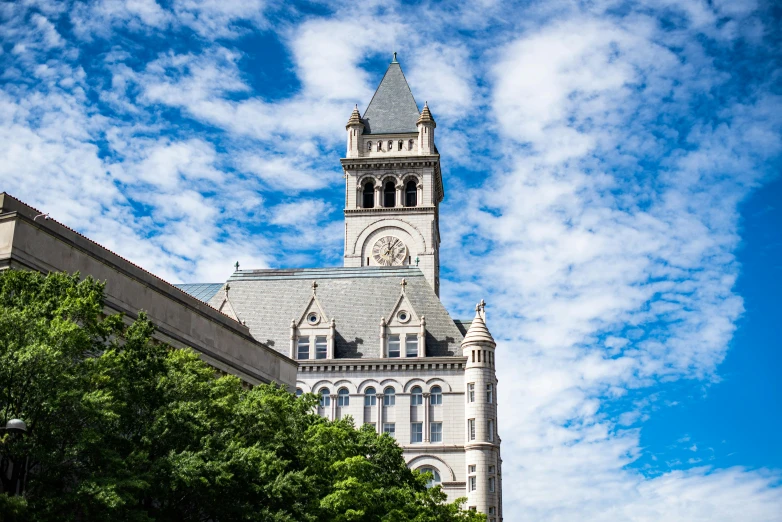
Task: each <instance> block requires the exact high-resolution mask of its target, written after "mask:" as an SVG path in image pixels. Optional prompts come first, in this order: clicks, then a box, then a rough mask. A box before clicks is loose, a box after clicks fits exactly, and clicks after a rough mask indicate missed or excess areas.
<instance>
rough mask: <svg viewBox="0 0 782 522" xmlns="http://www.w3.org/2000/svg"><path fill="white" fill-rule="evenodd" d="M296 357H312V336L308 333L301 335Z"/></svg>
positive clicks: (300, 358)
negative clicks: (307, 334)
mask: <svg viewBox="0 0 782 522" xmlns="http://www.w3.org/2000/svg"><path fill="white" fill-rule="evenodd" d="M296 358H297V359H299V360H304V359H309V358H310V338H309V337H308V336H306V335H305V336H303V337H299V345H298V353H297V355H296Z"/></svg>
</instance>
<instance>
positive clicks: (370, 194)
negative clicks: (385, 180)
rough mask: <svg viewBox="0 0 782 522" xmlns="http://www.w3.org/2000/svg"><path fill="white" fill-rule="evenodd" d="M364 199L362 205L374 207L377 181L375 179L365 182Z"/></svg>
mask: <svg viewBox="0 0 782 522" xmlns="http://www.w3.org/2000/svg"><path fill="white" fill-rule="evenodd" d="M363 194H364V201H363V202H362V205H361V206H362V207H364V208H373V207H374V206H375V183H374V182H373V181H371V180H370V181H367V182H366V183H365V184H364V191H363Z"/></svg>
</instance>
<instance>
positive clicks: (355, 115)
mask: <svg viewBox="0 0 782 522" xmlns="http://www.w3.org/2000/svg"><path fill="white" fill-rule="evenodd" d="M358 126H361V127H363V126H364V124H363V123H362V122H361V114H360V113H359V112H358V104H356V107H355V108H354V109H353V112H352V113H351V114H350V119H349V120H348V123H347V125H345V128H346V129H349V128H350V127H358Z"/></svg>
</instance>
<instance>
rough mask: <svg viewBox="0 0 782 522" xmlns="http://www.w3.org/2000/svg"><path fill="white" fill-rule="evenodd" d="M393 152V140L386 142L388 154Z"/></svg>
mask: <svg viewBox="0 0 782 522" xmlns="http://www.w3.org/2000/svg"><path fill="white" fill-rule="evenodd" d="M392 150H394V142H393V140H388V152H391V151H392Z"/></svg>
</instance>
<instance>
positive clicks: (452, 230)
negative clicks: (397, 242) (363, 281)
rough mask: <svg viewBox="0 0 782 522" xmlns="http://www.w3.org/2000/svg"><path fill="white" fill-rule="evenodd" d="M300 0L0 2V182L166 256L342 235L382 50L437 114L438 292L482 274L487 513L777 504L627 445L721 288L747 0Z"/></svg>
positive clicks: (752, 8) (736, 303) (292, 253)
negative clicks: (442, 0)
mask: <svg viewBox="0 0 782 522" xmlns="http://www.w3.org/2000/svg"><path fill="white" fill-rule="evenodd" d="M313 9H314V8H312V7H311V6H308V7H306V8H302V9H299V8H298V7H297V6H296V5H289V4H281V3H276V2H235V1H220V2H191V1H179V0H177V1H174V2H166V3H162V2H161V3H157V2H155V1H153V0H148V1H133V2H130V1H120V0H103V1H98V2H78V3H74V4H72V5H71V4H68V3H60V2H47V1H43V0H41V1H37V2H33V1H29V2H17V3H7V4H3V6H2V7H0V15H1V16H2V24H0V37H2V39H3V41H4V42H5V43H4V45H3V47H2V53H0V63H2V65H3V73H2V76H0V81H1V82H2V89H0V157H1V158H2V159H3V161H2V162H0V181H2V186H1V187H0V190H8V191H9V192H11V193H13V194H14V195H16V196H18V197H21V198H22V199H24V200H25V201H27V202H29V203H31V204H33V205H35V206H38V207H40V208H42V209H45V211H47V212H50V213H51V214H52V216H54V217H55V218H56V219H59V220H61V221H63V222H65V223H67V224H68V225H70V226H72V227H74V228H77V229H79V230H80V231H82V232H83V233H85V234H86V235H88V236H90V237H91V238H93V239H95V240H96V241H98V242H100V243H102V244H104V245H106V246H108V247H109V248H112V249H114V250H116V251H118V252H120V253H121V254H123V255H125V256H127V257H129V258H131V259H132V260H134V261H135V262H137V263H139V264H141V265H142V266H144V267H146V268H148V269H150V270H152V271H153V272H155V273H157V274H159V275H161V276H163V277H166V278H169V279H172V280H188V281H220V280H224V279H225V277H226V276H227V275H228V273H229V272H230V270H231V265H232V264H233V261H235V259H234V258H237V259H240V260H241V263H242V266H253V267H266V266H278V265H280V264H281V263H283V261H282V260H284V263H285V264H302V265H322V264H339V258H340V254H341V235H342V221H341V220H342V217H341V215H340V211H339V208H340V205H341V203H342V198H343V194H342V191H343V186H344V184H343V180H342V178H341V172H340V168H339V163H338V157H339V155H340V154H341V153H342V152H343V150H342V148H343V147H344V141H343V140H344V135H343V134H342V129H343V128H344V124H345V122H346V120H347V117H348V116H349V113H350V110H351V109H352V107H353V104H354V103H359V104H360V105H365V104H366V103H368V101H369V99H370V97H371V95H372V92H373V89H374V87H375V82H376V81H377V79H378V78H379V74H380V72H381V71H380V70H379V69H378V68H382V67H384V63H385V61H386V58H387V57H390V52H392V51H394V50H396V51H399V53H400V58H401V59H402V62H403V67H404V69H405V72H406V74H407V75H408V79H409V81H410V84H411V86H412V88H413V91H414V94H415V95H416V99H417V100H418V102H419V103H423V101H425V100H428V101H429V103H430V107H432V110H433V111H434V115H435V118H437V121H438V129H437V132H438V147H439V149H440V151H441V153H442V156H443V165H444V175H445V177H446V183H447V186H446V194H447V196H446V197H447V199H446V204H445V206H444V207H443V209H442V217H441V228H442V232H443V244H442V247H443V251H442V255H441V259H442V261H443V263H444V272H443V273H444V275H445V278H446V281H445V282H444V284H443V296H444V300H445V301H446V303H447V304H448V306H449V308H450V309H451V310H453V311H454V312H462V313H465V314H467V313H469V311H470V309H471V304H472V303H473V302H474V300H476V299H479V298H481V297H485V298H486V299H487V300H488V301H489V305H490V306H489V326H490V327H491V329H492V332H493V333H494V335H495V337H496V338H497V339H498V340H499V341H500V347H499V356H498V357H499V358H500V359H499V361H501V362H502V364H501V365H500V369H499V378H500V386H499V388H500V389H499V391H500V407H501V418H500V419H499V422H500V426H499V428H500V433H501V435H502V437H503V459H504V468H503V472H504V477H503V478H504V485H505V488H504V498H505V503H506V504H505V510H506V512H505V515H506V518H507V519H509V520H517V519H518V520H526V519H529V520H573V519H578V520H673V521H675V520H688V521H691V520H710V521H711V520H758V521H764V520H765V521H771V520H775V518H777V517H778V513H779V512H780V509H782V493H781V491H782V490H781V489H780V487H779V483H780V475H779V473H778V472H775V471H768V470H762V469H760V470H759V469H745V468H738V467H733V468H729V469H720V468H717V467H704V466H701V467H697V466H700V464H699V463H700V462H701V460H705V461H707V462H710V461H709V460H708V457H707V456H706V455H705V454H704V453H703V452H704V451H705V450H703V449H702V448H703V447H705V446H702V445H700V442H699V441H689V439H688V440H687V441H684V442H681V441H680V444H678V445H677V446H676V449H672V450H671V451H672V452H674V451H675V452H678V453H676V455H670V456H660V458H659V459H657V457H658V456H657V455H655V456H654V459H657V460H653V461H654V462H655V464H654V466H657V467H646V468H642V467H641V466H638V465H637V461H638V459H639V457H641V456H642V455H643V454H644V451H645V448H644V447H643V446H642V444H641V442H640V436H641V433H642V432H643V429H644V422H645V420H646V419H648V418H649V417H650V416H652V415H654V412H655V410H656V409H657V408H661V407H666V406H664V404H666V403H668V402H670V401H668V400H667V399H666V390H667V386H668V384H666V383H670V382H672V381H676V380H684V379H687V380H693V381H699V382H702V383H704V384H706V385H708V384H709V383H712V382H716V381H718V379H719V364H720V363H721V361H722V360H723V359H724V357H725V354H726V351H727V349H728V346H729V343H730V341H731V338H732V335H733V333H734V331H735V329H736V321H737V319H738V318H739V317H740V316H741V314H742V312H743V304H742V300H741V297H740V296H739V295H737V293H736V291H735V289H734V284H735V280H736V278H737V277H738V275H739V273H740V267H739V265H738V264H737V262H736V260H735V257H734V253H735V251H736V249H737V246H738V242H739V239H740V236H739V232H740V230H739V205H740V203H741V202H742V200H744V199H745V198H746V197H747V195H748V194H749V193H750V192H751V191H752V190H753V189H754V188H756V187H757V186H759V185H761V184H762V183H763V182H764V181H765V180H766V179H767V178H768V177H769V176H770V175H772V173H771V172H770V168H769V166H770V165H771V161H772V160H773V159H774V158H778V157H779V154H780V151H782V143H781V142H780V126H781V122H780V114H782V101H781V100H780V98H779V96H778V95H777V94H775V92H776V91H775V90H774V89H773V88H772V86H771V84H772V82H773V81H774V79H775V77H774V71H773V70H771V69H772V66H769V65H768V64H767V63H766V62H765V61H764V57H766V56H769V55H770V54H773V52H774V49H773V45H774V44H773V42H769V41H768V37H767V34H768V31H769V30H771V28H770V27H769V25H768V24H769V23H771V22H769V21H768V20H766V19H765V15H763V14H762V13H761V12H760V11H759V10H761V9H763V6H762V5H755V4H753V3H751V2H738V3H737V2H732V3H731V2H710V3H707V2H702V1H697V0H687V1H684V2H665V3H660V2H646V3H637V4H633V5H625V4H621V5H620V4H616V3H615V2H591V3H589V4H582V3H577V2H554V3H552V2H538V3H531V4H529V3H527V4H523V5H510V4H507V3H502V2H481V3H468V4H425V5H422V6H411V5H407V4H405V5H402V4H397V3H393V2H392V3H390V4H389V3H387V2H386V3H382V4H381V3H373V2H370V3H361V4H358V3H356V4H349V5H348V4H334V5H330V4H328V3H324V4H318V6H317V9H316V10H317V14H314V13H313ZM270 20H272V21H273V23H272V22H270ZM258 35H262V36H263V37H266V38H272V39H274V40H275V41H276V42H278V43H279V45H280V48H281V49H284V50H285V51H286V52H287V53H288V54H287V55H285V56H275V57H270V56H265V55H264V54H263V53H265V52H266V50H265V49H259V48H254V47H252V46H251V45H249V44H247V42H248V41H249V42H252V41H253V37H257V36H258ZM777 51H778V49H777ZM747 54H749V55H752V57H753V58H752V59H753V60H755V61H754V62H752V63H751V65H748V64H747V63H746V62H747V60H749V58H747ZM253 57H261V58H263V59H260V60H258V61H255V62H252V63H254V64H257V63H260V65H254V66H256V67H266V66H267V65H268V64H269V63H271V62H273V61H279V62H281V63H277V64H276V65H275V70H282V71H286V72H289V73H290V74H291V75H292V76H293V77H294V78H295V80H296V82H297V83H296V87H295V88H292V89H289V91H287V92H285V93H283V95H279V94H278V95H276V96H269V95H268V92H265V91H264V88H265V87H266V86H265V85H261V84H259V83H258V80H257V79H254V77H253V74H252V72H253V71H251V70H249V69H248V67H249V66H248V63H250V62H251V60H249V58H253ZM758 57H760V58H758ZM734 65H735V66H736V67H741V68H742V71H744V70H746V71H747V72H746V74H744V75H743V76H739V75H738V74H737V73H736V71H734V70H732V69H731V68H732V67H733V66H734ZM265 78H267V80H265V81H271V82H273V78H272V79H271V80H268V76H267V77H265ZM228 252H230V254H229V255H232V259H230V260H228V261H226V259H225V255H226V253H228ZM324 260H325V261H324ZM695 446H697V447H698V448H699V449H698V451H687V449H686V448H689V447H695ZM669 457H670V458H669ZM688 459H691V460H692V462H690V463H686V462H687V460H688Z"/></svg>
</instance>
